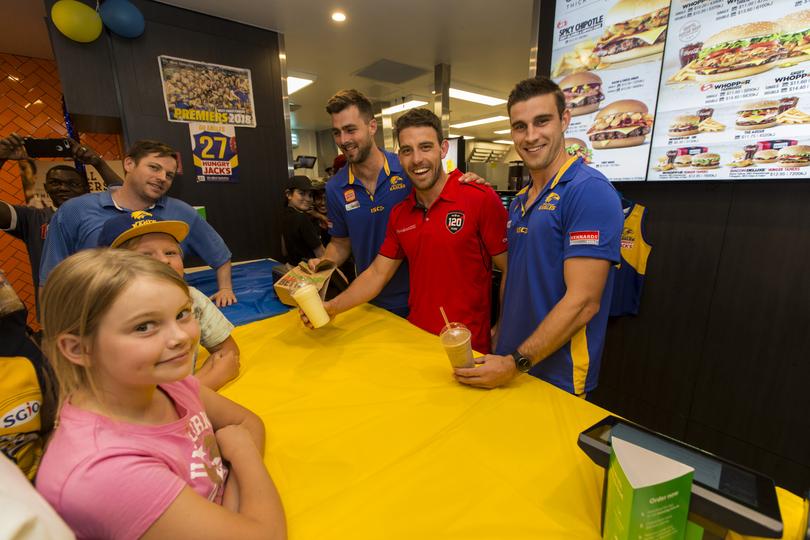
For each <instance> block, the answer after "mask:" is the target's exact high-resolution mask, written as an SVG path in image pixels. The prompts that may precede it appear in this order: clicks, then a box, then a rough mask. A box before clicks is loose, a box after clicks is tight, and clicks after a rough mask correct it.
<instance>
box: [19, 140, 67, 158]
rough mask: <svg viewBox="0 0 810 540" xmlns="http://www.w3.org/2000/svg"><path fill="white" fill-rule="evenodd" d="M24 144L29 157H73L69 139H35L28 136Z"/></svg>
mask: <svg viewBox="0 0 810 540" xmlns="http://www.w3.org/2000/svg"><path fill="white" fill-rule="evenodd" d="M23 145H24V146H25V151H26V153H27V154H28V157H32V158H37V157H71V156H72V155H73V153H72V152H71V151H70V141H69V140H68V139H34V138H32V137H26V138H25V139H23Z"/></svg>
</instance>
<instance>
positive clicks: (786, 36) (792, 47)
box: [776, 9, 810, 65]
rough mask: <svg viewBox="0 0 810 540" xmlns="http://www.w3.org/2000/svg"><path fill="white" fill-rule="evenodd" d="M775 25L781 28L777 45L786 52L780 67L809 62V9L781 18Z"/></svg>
mask: <svg viewBox="0 0 810 540" xmlns="http://www.w3.org/2000/svg"><path fill="white" fill-rule="evenodd" d="M776 22H777V24H779V26H780V27H781V28H782V34H781V35H780V36H779V43H780V44H781V45H782V48H783V49H785V51H787V54H786V55H785V59H784V60H782V62H780V64H781V65H793V64H798V63H799V62H806V61H808V60H810V9H805V10H804V11H799V12H798V13H791V14H790V15H786V16H785V17H782V18H781V19H779V20H778V21H776Z"/></svg>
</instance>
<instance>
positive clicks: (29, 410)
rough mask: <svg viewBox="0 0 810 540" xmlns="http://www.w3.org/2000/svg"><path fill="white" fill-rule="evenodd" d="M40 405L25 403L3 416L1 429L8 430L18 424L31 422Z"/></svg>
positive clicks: (34, 402) (37, 403) (32, 402)
mask: <svg viewBox="0 0 810 540" xmlns="http://www.w3.org/2000/svg"><path fill="white" fill-rule="evenodd" d="M40 407H41V404H40V402H39V401H26V402H25V403H23V404H22V405H19V406H17V407H15V408H13V409H11V410H10V411H8V412H7V413H5V414H4V415H3V427H4V428H6V429H8V428H10V427H14V426H17V425H20V424H25V423H27V422H30V421H31V420H33V419H34V418H35V417H36V416H37V414H39V409H40Z"/></svg>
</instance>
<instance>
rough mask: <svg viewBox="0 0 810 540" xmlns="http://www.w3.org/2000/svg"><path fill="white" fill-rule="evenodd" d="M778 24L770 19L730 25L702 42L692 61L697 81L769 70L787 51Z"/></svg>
mask: <svg viewBox="0 0 810 540" xmlns="http://www.w3.org/2000/svg"><path fill="white" fill-rule="evenodd" d="M781 32H782V29H781V27H780V26H779V25H778V24H776V23H773V22H767V21H762V22H755V23H746V24H741V25H739V26H732V27H731V28H728V29H726V30H723V31H722V32H718V33H717V34H714V35H713V36H711V37H710V38H708V39H707V40H706V41H704V42H703V48H702V49H700V52H699V53H698V57H697V60H695V63H694V65H693V69H694V70H695V75H696V76H697V79H698V80H700V81H725V80H728V79H739V78H740V77H750V76H751V75H756V74H757V73H762V72H763V71H768V70H769V69H771V68H772V67H774V66H775V65H776V64H777V62H778V61H779V60H780V59H781V58H783V57H784V56H785V55H786V54H787V51H786V50H785V49H784V48H783V47H782V44H781V42H780V41H779V37H780V35H781Z"/></svg>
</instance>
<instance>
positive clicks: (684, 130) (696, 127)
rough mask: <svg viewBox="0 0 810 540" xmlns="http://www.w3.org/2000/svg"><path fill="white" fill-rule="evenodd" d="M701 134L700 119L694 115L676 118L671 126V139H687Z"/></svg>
mask: <svg viewBox="0 0 810 540" xmlns="http://www.w3.org/2000/svg"><path fill="white" fill-rule="evenodd" d="M699 132H700V117H699V116H692V115H689V114H687V115H683V116H676V117H675V120H673V122H672V124H671V125H670V126H669V136H670V137H686V136H687V135H697V134H698V133H699Z"/></svg>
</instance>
